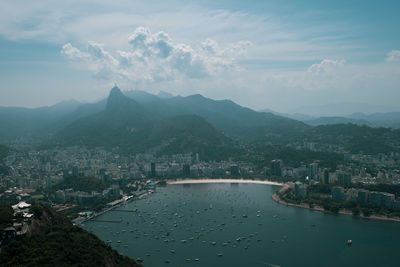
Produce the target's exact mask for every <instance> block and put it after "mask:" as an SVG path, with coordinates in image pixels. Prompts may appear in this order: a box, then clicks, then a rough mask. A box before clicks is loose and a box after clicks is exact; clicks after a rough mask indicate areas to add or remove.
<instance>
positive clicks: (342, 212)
mask: <svg viewBox="0 0 400 267" xmlns="http://www.w3.org/2000/svg"><path fill="white" fill-rule="evenodd" d="M285 185H286V184H285ZM287 188H289V186H286V188H285V187H283V188H282V189H281V190H279V191H282V190H286V189H287ZM271 199H272V200H273V201H275V202H276V203H278V204H281V205H285V206H289V207H294V208H302V209H309V210H314V211H319V212H323V213H325V214H335V213H332V212H327V211H325V210H324V208H322V207H320V206H314V207H313V208H310V207H309V206H308V205H307V204H304V203H303V204H294V203H290V202H286V201H284V200H282V199H281V198H280V197H279V195H278V194H277V193H274V194H273V195H272V197H271ZM337 214H340V215H348V216H352V217H354V218H362V219H369V220H380V221H391V222H400V218H398V217H386V216H378V215H371V216H364V215H361V214H360V215H358V216H354V215H353V213H352V212H351V211H347V210H339V212H338V213H337Z"/></svg>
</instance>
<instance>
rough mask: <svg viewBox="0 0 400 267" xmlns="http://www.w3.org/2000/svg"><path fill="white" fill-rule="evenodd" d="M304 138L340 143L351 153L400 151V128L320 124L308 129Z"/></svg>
mask: <svg viewBox="0 0 400 267" xmlns="http://www.w3.org/2000/svg"><path fill="white" fill-rule="evenodd" d="M302 140H307V141H309V142H316V143H320V144H332V145H340V146H342V147H344V148H345V149H346V150H347V151H349V152H351V153H363V154H378V153H389V152H399V151H400V150H399V147H400V130H397V129H390V128H372V127H368V126H366V125H362V126H359V125H355V124H331V125H320V126H317V127H313V128H310V129H309V130H308V131H306V132H305V135H304V136H303V138H302Z"/></svg>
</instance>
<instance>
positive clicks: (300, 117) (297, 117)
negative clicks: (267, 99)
mask: <svg viewBox="0 0 400 267" xmlns="http://www.w3.org/2000/svg"><path fill="white" fill-rule="evenodd" d="M259 112H264V113H272V114H275V115H278V116H281V117H285V118H289V119H293V120H297V121H301V122H306V121H310V120H314V119H316V117H314V116H310V115H305V114H300V113H294V114H289V113H280V112H276V111H273V110H271V109H262V110H259Z"/></svg>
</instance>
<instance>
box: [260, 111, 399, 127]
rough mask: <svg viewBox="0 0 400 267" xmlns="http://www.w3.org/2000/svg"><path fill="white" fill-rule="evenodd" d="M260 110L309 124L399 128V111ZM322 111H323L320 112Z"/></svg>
mask: <svg viewBox="0 0 400 267" xmlns="http://www.w3.org/2000/svg"><path fill="white" fill-rule="evenodd" d="M260 112H268V113H273V114H275V115H278V116H282V117H286V118H290V119H294V120H298V121H301V122H304V123H306V124H308V125H311V126H319V125H330V124H347V123H351V124H356V125H367V126H370V127H389V128H394V129H399V128H400V112H382V113H371V114H365V113H362V112H354V113H349V114H347V115H330V116H327V115H325V116H317V115H308V114H303V113H279V112H275V111H273V110H270V109H263V110H260ZM322 113H323V112H322Z"/></svg>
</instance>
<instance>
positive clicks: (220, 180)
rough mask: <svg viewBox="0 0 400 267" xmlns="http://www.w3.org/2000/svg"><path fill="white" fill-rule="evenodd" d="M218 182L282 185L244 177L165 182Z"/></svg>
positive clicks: (168, 182)
mask: <svg viewBox="0 0 400 267" xmlns="http://www.w3.org/2000/svg"><path fill="white" fill-rule="evenodd" d="M213 183H214V184H218V183H233V184H235V183H242V184H266V185H277V186H284V184H283V183H278V182H274V181H269V180H246V179H179V180H175V181H167V184H213Z"/></svg>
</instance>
